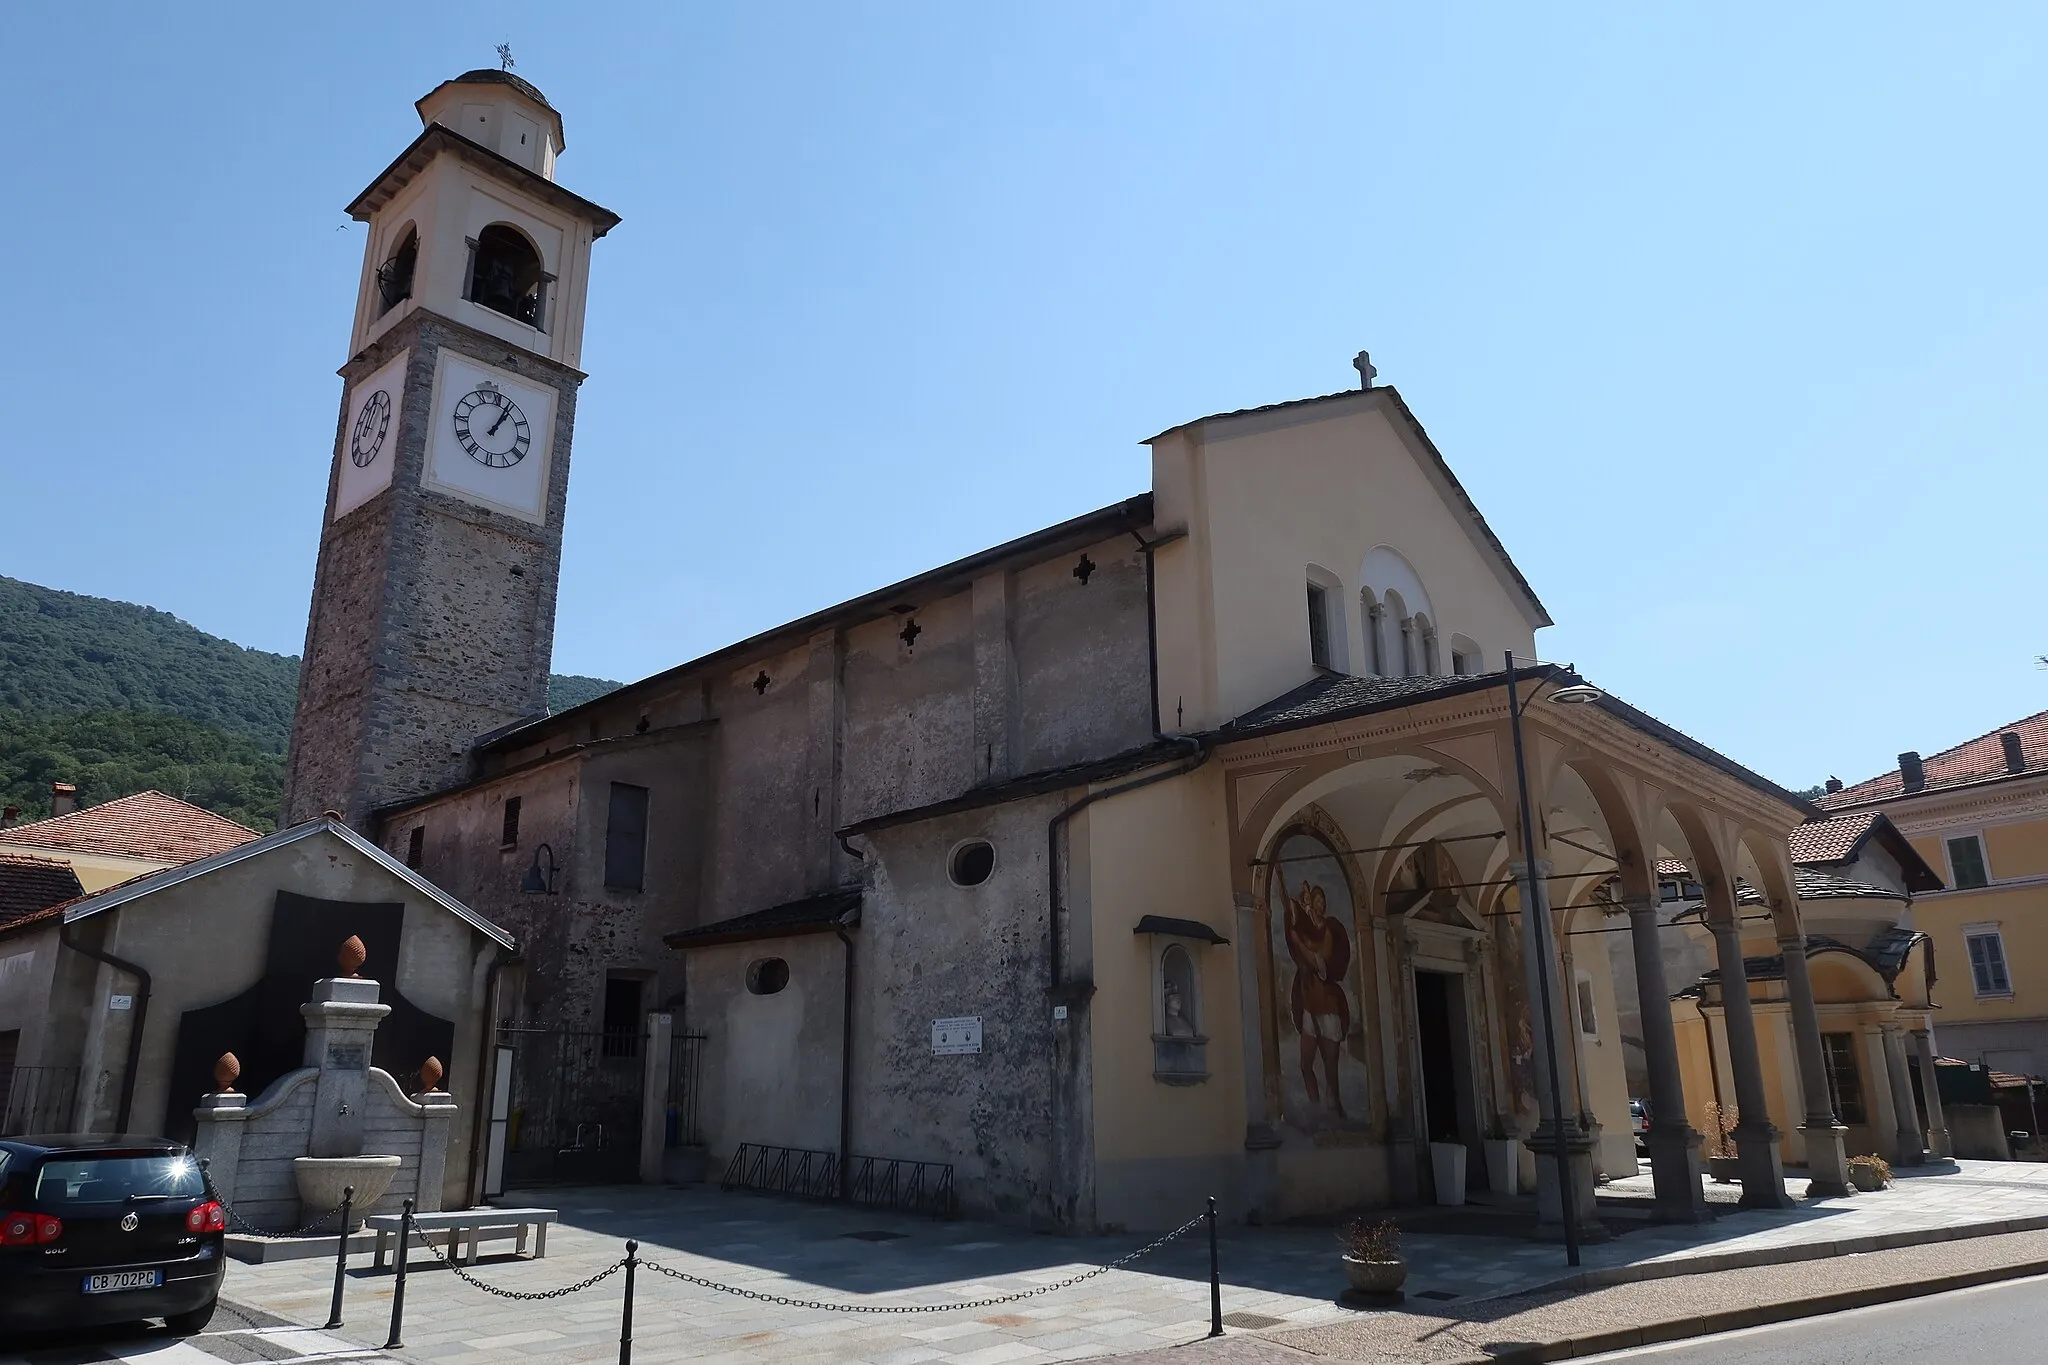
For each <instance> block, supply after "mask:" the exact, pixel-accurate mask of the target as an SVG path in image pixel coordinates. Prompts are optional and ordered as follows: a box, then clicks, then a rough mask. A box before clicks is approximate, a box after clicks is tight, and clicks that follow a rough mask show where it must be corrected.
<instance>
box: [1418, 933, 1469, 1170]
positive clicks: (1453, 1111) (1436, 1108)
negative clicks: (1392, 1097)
mask: <svg viewBox="0 0 2048 1365" xmlns="http://www.w3.org/2000/svg"><path fill="white" fill-rule="evenodd" d="M1415 1035H1416V1041H1417V1043H1418V1044H1419V1046H1420V1047H1421V1051H1422V1115H1423V1123H1424V1125H1425V1128H1426V1130H1427V1134H1428V1138H1429V1140H1430V1141H1431V1142H1457V1141H1460V1140H1461V1135H1460V1134H1459V1132H1458V1072H1459V1071H1460V1070H1461V1068H1460V1066H1459V1058H1458V1055H1457V1047H1456V1045H1455V1043H1454V1042H1453V1040H1452V1037H1451V978H1450V977H1448V976H1446V975H1445V974H1444V973H1442V972H1417V973H1416V974H1415Z"/></svg>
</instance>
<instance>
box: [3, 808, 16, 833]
mask: <svg viewBox="0 0 2048 1365" xmlns="http://www.w3.org/2000/svg"><path fill="white" fill-rule="evenodd" d="M19 823H21V807H20V806H9V807H7V809H5V810H0V829H6V828H7V827H8V826H9V825H14V824H19Z"/></svg>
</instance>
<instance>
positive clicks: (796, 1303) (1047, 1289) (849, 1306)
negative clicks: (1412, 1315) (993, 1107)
mask: <svg viewBox="0 0 2048 1365" xmlns="http://www.w3.org/2000/svg"><path fill="white" fill-rule="evenodd" d="M1208 1221H1209V1215H1208V1214H1206V1213H1198V1214H1196V1215H1195V1216H1194V1217H1193V1218H1190V1219H1188V1221H1187V1222H1185V1223H1182V1224H1181V1225H1180V1226H1179V1227H1177V1228H1175V1229H1174V1230H1173V1231H1172V1232H1169V1233H1167V1234H1166V1235H1165V1236H1163V1237H1159V1238H1156V1239H1154V1240H1153V1241H1150V1242H1147V1243H1146V1244H1145V1245H1144V1246H1141V1247H1139V1248H1138V1249H1137V1250H1136V1251H1133V1252H1131V1253H1130V1254H1128V1255H1125V1256H1119V1257H1117V1258H1116V1259H1115V1260H1114V1261H1111V1262H1109V1263H1108V1264H1106V1265H1098V1266H1091V1267H1090V1268H1089V1269H1087V1270H1084V1271H1082V1272H1081V1273H1080V1274H1078V1275H1071V1276H1069V1277H1068V1278H1066V1279H1064V1280H1059V1281H1057V1282H1055V1283H1053V1284H1042V1285H1039V1286H1038V1287H1037V1288H1035V1289H1025V1290H1020V1291H1019V1292H1017V1293H1015V1294H999V1295H997V1296H995V1297H994V1298H988V1299H961V1300H958V1301H956V1302H953V1303H908V1304H876V1303H827V1302H825V1301H824V1300H822V1299H792V1298H789V1297H787V1296H785V1295H782V1294H763V1293H761V1292H759V1291H758V1290H753V1289H741V1288H739V1287H738V1286H736V1285H730V1284H720V1283H719V1282H718V1281H717V1280H707V1279H705V1278H704V1277H703V1276H701V1275H692V1274H690V1273H689V1272H688V1271H685V1270H674V1269H671V1268H670V1267H668V1266H665V1265H656V1264H655V1263H654V1262H653V1261H647V1260H643V1261H641V1262H640V1264H641V1266H643V1267H644V1268H646V1269H648V1270H651V1271H653V1272H654V1273H655V1274H657V1275H666V1276H668V1277H669V1278H670V1279H672V1280H681V1281H682V1282H683V1283H685V1284H694V1285H696V1286H697V1287H698V1288H700V1289H716V1290H718V1291H719V1292H720V1293H722V1294H737V1295H739V1297H741V1298H743V1299H754V1300H757V1301H758V1302H761V1303H773V1304H779V1305H781V1306H782V1307H784V1308H821V1309H824V1310H825V1311H827V1312H831V1313H953V1312H958V1311H959V1310H961V1309H963V1308H993V1307H995V1306H996V1305H998V1304H1004V1303H1016V1302H1018V1301H1019V1300H1022V1299H1033V1298H1037V1297H1038V1296H1039V1295H1040V1294H1050V1293H1052V1292H1053V1291H1055V1290H1059V1289H1070V1288H1072V1287H1073V1286H1075V1285H1077V1284H1080V1283H1081V1282H1082V1281H1083V1280H1092V1279H1094V1278H1095V1277H1096V1276H1097V1275H1107V1274H1108V1273H1109V1272H1110V1271H1112V1270H1117V1269H1120V1268H1122V1267H1124V1266H1127V1265H1129V1264H1130V1263H1131V1262H1132V1261H1135V1260H1137V1259H1138V1258H1139V1257H1140V1256H1146V1255H1150V1254H1151V1253H1152V1252H1155V1251H1157V1250H1159V1248H1161V1247H1163V1246H1165V1245H1166V1244H1167V1243H1168V1242H1171V1241H1172V1240H1173V1239H1174V1238H1176V1237H1179V1236H1182V1235H1184V1234H1185V1233H1188V1232H1191V1231H1193V1230H1194V1229H1195V1228H1198V1227H1200V1226H1201V1225H1202V1224H1204V1223H1206V1222H1208ZM620 1264H621V1265H623V1264H624V1262H621V1263H620ZM617 1268H618V1267H617V1266H614V1267H612V1269H614V1270H616V1269H617ZM606 1273H607V1274H609V1273H610V1272H609V1271H607V1272H606Z"/></svg>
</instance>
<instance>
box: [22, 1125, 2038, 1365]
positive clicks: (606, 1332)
mask: <svg viewBox="0 0 2048 1365" xmlns="http://www.w3.org/2000/svg"><path fill="white" fill-rule="evenodd" d="M1638 1179H1647V1175H1645V1176H1642V1177H1638ZM1628 1183H1629V1182H1622V1183H1621V1184H1620V1185H1619V1186H1618V1187H1617V1192H1625V1191H1626V1190H1627V1188H1628ZM1793 1188H1794V1189H1795V1191H1796V1190H1797V1189H1798V1188H1799V1184H1798V1183H1797V1182H1796V1181H1794V1182H1793ZM532 1202H544V1203H546V1204H549V1205H551V1206H554V1207H558V1208H559V1209H560V1210H561V1212H562V1222H561V1224H560V1225H559V1226H558V1227H557V1228H556V1230H555V1231H554V1233H553V1234H551V1235H550V1237H549V1239H548V1253H549V1254H548V1257H547V1259H546V1260H543V1261H514V1260H511V1259H509V1258H506V1257H503V1256H500V1257H497V1258H494V1257H492V1256H491V1255H490V1254H488V1249H487V1254H486V1256H485V1258H484V1260H483V1262H482V1264H481V1265H480V1267H479V1268H478V1270H477V1272H476V1273H477V1276H478V1278H480V1279H483V1280H484V1281H486V1282H488V1283H491V1284H494V1285H498V1286H501V1287H503V1288H507V1289H515V1290H524V1291H533V1290H540V1289H548V1288H553V1287H556V1286H559V1285H565V1284H569V1283H573V1282H574V1281H576V1280H579V1279H582V1278H583V1277H585V1276H587V1275H590V1274H592V1273H594V1272H596V1271H598V1270H600V1269H602V1268H603V1267H604V1266H605V1265H606V1264H607V1263H609V1262H611V1261H613V1260H615V1259H617V1258H618V1257H619V1256H620V1255H621V1254H622V1253H623V1241H624V1239H625V1238H627V1237H635V1238H638V1239H640V1241H641V1243H642V1255H643V1256H645V1257H647V1258H648V1259H650V1260H653V1261H655V1262H657V1263H660V1264H664V1265H669V1266H673V1267H675V1268H677V1269H680V1270H686V1271H688V1272H690V1273H691V1274H695V1275H701V1276H704V1277H706V1278H709V1279H715V1280H718V1281H720V1282H723V1283H726V1284H731V1285H735V1286H739V1287H743V1288H746V1289H749V1290H752V1291H754V1292H756V1293H763V1294H779V1295H784V1296H788V1297H792V1298H814V1299H820V1300H826V1301H832V1302H868V1303H875V1304H893V1305H905V1304H923V1305H945V1304H949V1303H953V1302H959V1301H963V1300H975V1299H983V1298H990V1297H996V1296H1001V1295H1006V1294H1013V1293H1017V1292H1020V1291H1023V1290H1028V1289H1033V1288H1037V1287H1040V1286H1043V1285H1046V1284H1051V1283H1055V1282H1058V1281H1061V1280H1064V1279H1067V1278H1070V1277H1071V1276H1073V1275H1076V1274H1079V1273H1081V1272H1082V1271H1084V1270H1087V1269H1088V1268H1090V1267H1091V1266H1096V1265H1100V1264H1101V1263H1103V1262H1104V1261H1106V1260H1110V1259H1113V1258H1114V1257H1117V1256H1121V1255H1123V1254H1124V1253H1126V1252H1128V1251H1130V1250H1133V1249H1134V1248H1136V1247H1138V1246H1140V1245H1142V1244H1143V1242H1144V1240H1145V1239H1144V1238H1142V1237H1105V1238H1066V1237H1052V1236H1043V1235H1034V1234H1031V1233H1026V1232H1020V1231H1017V1230H1015V1229H1010V1228H998V1227H993V1226H990V1225H986V1224H980V1223H972V1222H965V1221H961V1222H951V1223H942V1222H933V1221H930V1220H925V1219H916V1218H909V1217H902V1216H896V1215H889V1214H877V1213H861V1212H858V1211H851V1210H845V1209H841V1208H837V1207H834V1206H829V1205H818V1204H805V1203H797V1202H791V1201H784V1200H780V1199H774V1198H768V1197H763V1196H757V1195H737V1194H735V1195H724V1194H719V1193H717V1192H716V1191H713V1190H708V1189H703V1188H697V1189H689V1190H682V1189H643V1188H639V1187H631V1186H615V1187H608V1188H583V1189H573V1190H559V1191H550V1192H547V1197H546V1198H545V1199H536V1200H534V1201H532ZM1191 1212H1192V1211H1191ZM2028 1219H2039V1220H2043V1221H2048V1166H2037V1165H2024V1164H2005V1163H1992V1162H1960V1163H1955V1164H1953V1165H1951V1166H1947V1167H1941V1168H1933V1169H1930V1170H1929V1171H1928V1172H1926V1173H1913V1172H1908V1173H1905V1174H1904V1175H1903V1176H1902V1178H1901V1179H1900V1181H1899V1182H1898V1185H1897V1186H1896V1187H1895V1188H1894V1189H1891V1190H1886V1191H1883V1192H1880V1193H1876V1194H1867V1195H1859V1196H1856V1197H1854V1198H1852V1199H1842V1200H1824V1201H1818V1202H1815V1203H1810V1204H1802V1205H1801V1206H1800V1207H1798V1208H1796V1209H1793V1210H1789V1211H1786V1212H1776V1213H1730V1214H1728V1215H1726V1216H1724V1217H1722V1218H1720V1219H1719V1220H1717V1221H1716V1222H1715V1223H1714V1224H1712V1225H1711V1226H1709V1227H1706V1228H1694V1229H1677V1228H1673V1229H1646V1230H1643V1231H1639V1232H1635V1233H1631V1234H1629V1235H1627V1236H1623V1237H1620V1238H1617V1239H1615V1240H1613V1241H1610V1242H1606V1243H1602V1244H1600V1245H1597V1246H1590V1247H1587V1248H1586V1251H1585V1258H1584V1259H1585V1266H1586V1268H1587V1269H1588V1270H1589V1271H1593V1272H1596V1273H1601V1272H1605V1273H1608V1274H1613V1275H1618V1276H1628V1275H1632V1274H1636V1273H1642V1272H1641V1270H1640V1269H1633V1268H1640V1267H1645V1266H1654V1267H1655V1269H1653V1270H1651V1271H1650V1272H1649V1273H1652V1274H1655V1273H1660V1272H1667V1271H1670V1270H1675V1269H1678V1266H1676V1265H1674V1264H1673V1263H1674V1262H1683V1261H1686V1260H1688V1259H1693V1258H1698V1257H1701V1256H1707V1255H1718V1254H1727V1253H1731V1252H1744V1253H1763V1254H1778V1255H1783V1254H1786V1250H1785V1249H1787V1248H1791V1247H1796V1246H1807V1247H1809V1248H1811V1249H1815V1250H1818V1249H1819V1247H1820V1245H1822V1244H1833V1243H1840V1242H1843V1241H1845V1240H1852V1239H1860V1238H1871V1237H1900V1238H1912V1239H1939V1238H1941V1237H1944V1236H1946V1235H1947V1234H1948V1233H1949V1232H1950V1231H1952V1230H1956V1229H1962V1228H1969V1227H1977V1228H1981V1227H1983V1226H1984V1225H1987V1224H1994V1223H2010V1222H2013V1221H2015V1220H2028ZM1222 1240H1223V1247H1222V1264H1223V1279H1224V1297H1223V1308H1224V1312H1225V1313H1226V1314H1227V1315H1228V1316H1227V1318H1226V1322H1227V1323H1228V1324H1229V1325H1230V1327H1231V1328H1232V1330H1233V1332H1243V1331H1255V1330H1276V1331H1277V1330H1282V1329H1285V1328H1288V1327H1298V1326H1315V1325H1320V1324H1327V1323H1338V1322H1344V1321H1350V1320H1353V1318H1354V1316H1355V1315H1353V1314H1352V1313H1351V1312H1350V1311H1349V1310H1347V1309H1344V1308H1342V1307H1340V1306H1338V1305H1337V1304H1336V1302H1335V1299H1336V1295H1337V1294H1338V1292H1339V1291H1340V1290H1341V1289H1342V1288H1343V1280H1342V1275H1341V1272H1340V1269H1339V1267H1338V1264H1337V1259H1336V1246H1335V1243H1334V1241H1333V1239H1332V1235H1331V1232H1330V1230H1329V1229H1327V1228H1299V1227H1290V1228H1226V1229H1224V1233H1223V1239H1222ZM501 1245H503V1244H501ZM1406 1246H1407V1251H1408V1254H1409V1258H1410V1262H1411V1266H1412V1271H1411V1278H1410V1280H1409V1284H1408V1290H1409V1306H1410V1308H1412V1309H1415V1310H1418V1311H1420V1310H1429V1309H1440V1308H1444V1307H1446V1306H1447V1305H1449V1304H1452V1303H1454V1302H1458V1301H1469V1300H1472V1299H1478V1298H1488V1297H1492V1296H1495V1295H1500V1294H1504V1293H1512V1292H1516V1291H1519V1290H1525V1289H1529V1288H1532V1287H1534V1286H1537V1285H1541V1284H1545V1283H1549V1282H1552V1281H1555V1280H1557V1279H1559V1278H1560V1277H1562V1276H1564V1275H1566V1274H1567V1273H1568V1272H1567V1270H1566V1267H1565V1265H1564V1257H1563V1253H1562V1250H1561V1249H1560V1248H1558V1247H1555V1246H1546V1245H1540V1244H1534V1243H1530V1242H1525V1241H1519V1240H1512V1239H1507V1238H1497V1237H1467V1236H1443V1235H1420V1234H1415V1235H1410V1236H1409V1237H1408V1238H1407V1239H1406ZM358 1259H359V1262H360V1264H359V1266H358V1267H357V1268H356V1269H354V1270H352V1272H351V1274H350V1277H349V1287H348V1311H347V1314H346V1317H347V1325H346V1326H345V1327H343V1328H342V1329H341V1330H340V1331H338V1332H335V1333H331V1334H327V1336H326V1337H324V1338H322V1339H321V1343H322V1346H323V1347H324V1349H325V1350H329V1351H331V1350H335V1349H345V1347H342V1346H341V1343H344V1342H345V1343H347V1344H349V1345H353V1346H356V1347H358V1348H360V1347H375V1346H377V1345H380V1344H381V1343H382V1342H383V1340H384V1333H385V1328H386V1325H387V1323H388V1318H389V1312H390V1300H391V1286H392V1276H391V1275H390V1273H389V1272H383V1273H374V1272H371V1271H370V1270H369V1269H368V1268H367V1263H368V1258H367V1257H361V1258H358ZM412 1264H413V1270H412V1272H411V1274H410V1276H409V1283H408V1285H407V1290H406V1331H405V1349H404V1350H403V1351H400V1352H395V1353H393V1354H394V1355H396V1356H397V1357H398V1358H400V1359H404V1360H410V1361H419V1362H426V1361H432V1362H435V1363H436V1365H484V1362H487V1361H517V1362H555V1361H562V1362H567V1361H602V1360H611V1359H616V1358H617V1351H618V1331H619V1306H620V1288H621V1285H620V1278H619V1277H618V1276H616V1275H615V1276H613V1277H612V1278H610V1279H608V1280H605V1281H604V1282H603V1283H601V1284H600V1285H598V1286H597V1287H595V1288H593V1289H590V1290H586V1291H584V1292H582V1293H579V1294H576V1295H573V1296H570V1297H567V1298H562V1299H554V1300H547V1301H541V1302H508V1301H504V1300H500V1299H497V1298H494V1297H492V1296H490V1295H487V1294H485V1293H483V1292H481V1291H479V1290H477V1289H475V1288H472V1287H471V1286H469V1285H466V1284H463V1283H461V1282H460V1281H459V1280H457V1279H456V1277H455V1276H454V1275H453V1274H452V1273H451V1272H450V1271H448V1270H447V1269H445V1268H443V1267H442V1266H440V1265H439V1264H438V1263H436V1262H435V1261H434V1260H433V1259H432V1257H431V1256H430V1255H429V1254H428V1253H425V1252H422V1251H417V1250H416V1251H415V1252H414V1259H413V1263H412ZM332 1271H333V1264H332V1262H331V1261H328V1260H306V1261H285V1262H273V1263H271V1264H267V1265H260V1266H251V1265H243V1264H239V1263H237V1264H235V1265H234V1266H232V1267H231V1268H230V1271H229V1275H228V1286H227V1292H228V1296H229V1297H230V1299H232V1300H233V1301H234V1302H236V1303H237V1304H239V1305H244V1306H247V1307H249V1308H252V1309H256V1310H260V1313H259V1314H258V1316H259V1317H261V1315H262V1314H274V1315H276V1317H277V1318H280V1319H283V1320H285V1321H288V1322H293V1323H299V1324H318V1323H321V1322H324V1321H325V1319H326V1314H327V1301H328V1293H329V1289H330V1286H331V1282H332ZM264 1320H265V1321H267V1319H264ZM634 1321H635V1349H634V1358H635V1360H636V1361H640V1362H659V1361H671V1360H692V1361H710V1362H718V1363H720V1365H722V1363H723V1362H740V1361H750V1362H752V1361H762V1360H775V1361H777V1362H814V1363H815V1365H828V1362H829V1365H852V1362H875V1363H876V1365H920V1363H921V1362H926V1361H932V1362H941V1363H942V1365H1000V1363H1001V1362H1010V1361H1018V1362H1045V1361H1056V1360H1072V1359H1079V1358H1083V1357H1088V1356H1099V1355H1107V1354H1114V1353H1125V1352H1132V1351H1140V1350H1146V1349H1150V1348H1154V1347H1158V1346H1162V1345H1172V1344H1176V1343H1181V1342H1187V1341H1192V1340H1195V1339H1197V1338H1200V1337H1202V1336H1204V1335H1205V1334H1206V1332H1207V1330H1208V1284H1207V1249H1206V1245H1205V1244H1204V1242H1203V1241H1202V1239H1201V1236H1200V1231H1199V1229H1198V1230H1197V1231H1196V1233H1194V1234H1191V1235H1190V1236H1188V1237H1187V1238H1184V1239H1182V1240H1181V1241H1179V1242H1177V1243H1174V1244H1172V1245H1170V1246H1168V1247H1167V1248H1165V1249H1163V1250H1161V1251H1159V1252H1157V1253H1154V1254H1153V1255H1151V1256H1148V1257H1145V1258H1144V1259H1142V1260H1141V1261H1139V1262H1138V1263H1136V1264H1135V1265H1133V1266H1132V1267H1131V1268H1129V1269H1125V1270H1114V1271H1110V1272H1108V1273H1106V1274H1103V1275H1099V1276H1096V1277H1095V1278H1093V1279H1090V1280H1088V1281H1086V1282H1084V1283H1081V1284H1078V1285H1075V1286H1072V1287H1070V1288H1065V1289H1059V1290H1055V1291H1053V1292H1051V1293H1048V1294H1045V1295H1043V1296H1041V1297H1037V1298H1031V1299H1025V1300H1022V1301H1020V1302H1017V1303H1013V1304H1003V1305H996V1306H990V1307H985V1308H977V1309H963V1308H954V1309H949V1310H947V1311H940V1312H935V1313H928V1314H924V1313H920V1314H895V1313H891V1314H867V1313H860V1314H850V1313H839V1312H825V1311H820V1310H817V1309H811V1308H796V1307H785V1306H781V1305H776V1304H771V1303H765V1302H760V1301H756V1300H752V1299H747V1298H742V1297H739V1296H737V1295H730V1294H722V1293H717V1292H714V1291H711V1290H706V1289H700V1288H697V1287H695V1286H690V1285H684V1284H679V1283H676V1282H673V1281H670V1280H667V1279H665V1278H663V1277H660V1276H657V1275H653V1274H650V1273H647V1272H646V1271H644V1270H643V1271H642V1272H641V1275H640V1278H639V1283H638V1286H637V1289H636V1311H635V1314H634ZM216 1325H217V1326H223V1325H225V1326H230V1327H239V1326H241V1324H239V1323H234V1324H227V1323H225V1322H224V1323H222V1324H216ZM245 1339H246V1338H242V1339H238V1340H245ZM196 1344H197V1345H198V1346H200V1347H205V1348H209V1349H211V1348H212V1347H213V1346H214V1339H213V1338H199V1339H198V1341H197V1343H196ZM221 1345H223V1346H225V1345H226V1343H225V1342H222V1343H221ZM358 1358H361V1357H358ZM0 1361H4V1357H0Z"/></svg>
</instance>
